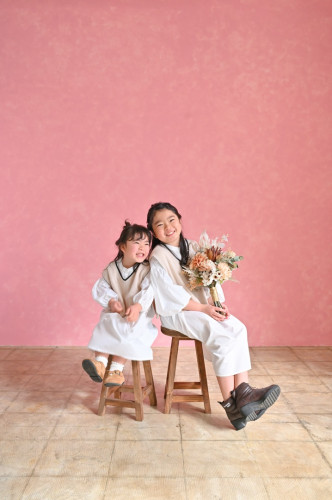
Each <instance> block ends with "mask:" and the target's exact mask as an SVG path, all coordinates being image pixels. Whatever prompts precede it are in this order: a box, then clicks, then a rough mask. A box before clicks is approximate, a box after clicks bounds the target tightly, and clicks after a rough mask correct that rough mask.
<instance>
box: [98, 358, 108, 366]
mask: <svg viewBox="0 0 332 500" xmlns="http://www.w3.org/2000/svg"><path fill="white" fill-rule="evenodd" d="M96 361H101V362H102V363H103V365H104V366H105V368H106V366H107V361H108V360H107V358H105V356H96Z"/></svg>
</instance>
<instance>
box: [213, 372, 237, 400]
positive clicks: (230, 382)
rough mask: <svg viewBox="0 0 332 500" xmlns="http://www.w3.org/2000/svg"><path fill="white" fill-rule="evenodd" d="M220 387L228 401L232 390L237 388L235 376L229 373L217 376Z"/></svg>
mask: <svg viewBox="0 0 332 500" xmlns="http://www.w3.org/2000/svg"><path fill="white" fill-rule="evenodd" d="M217 380H218V384H219V388H220V390H221V394H222V397H223V398H224V401H226V400H227V399H228V398H230V396H231V392H232V391H234V389H235V386H234V384H235V377H234V375H229V376H228V377H217Z"/></svg>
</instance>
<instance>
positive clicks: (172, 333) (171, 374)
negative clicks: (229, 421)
mask: <svg viewBox="0 0 332 500" xmlns="http://www.w3.org/2000/svg"><path fill="white" fill-rule="evenodd" d="M161 331H162V333H163V334H164V335H167V336H168V337H172V344H171V351H170V355H169V361H168V370H167V379H166V387H165V395H164V397H165V413H170V412H171V408H172V403H180V402H184V401H186V402H197V401H200V402H202V403H204V410H205V413H211V406H210V398H209V389H208V385H207V379H206V370H205V362H204V356H203V348H202V342H200V341H199V340H194V339H190V338H189V337H187V336H186V335H184V334H183V333H180V332H177V331H176V330H169V329H168V328H165V327H164V326H162V327H161ZM181 340H193V341H194V342H195V349H196V357H197V365H198V372H199V378H200V381H199V382H175V381H174V379H175V371H176V361H177V357H178V350H179V342H180V341H181ZM174 389H198V390H200V391H201V393H200V394H186V395H185V394H178V395H175V394H173V391H174Z"/></svg>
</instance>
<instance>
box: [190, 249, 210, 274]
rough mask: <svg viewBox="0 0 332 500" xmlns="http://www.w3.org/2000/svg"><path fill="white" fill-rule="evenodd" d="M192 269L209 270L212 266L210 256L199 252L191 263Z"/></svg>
mask: <svg viewBox="0 0 332 500" xmlns="http://www.w3.org/2000/svg"><path fill="white" fill-rule="evenodd" d="M189 268H190V269H197V271H209V269H210V266H209V262H208V258H207V256H206V255H205V254H204V253H201V252H198V253H197V254H196V255H194V257H193V258H192V260H191V262H190V264H189Z"/></svg>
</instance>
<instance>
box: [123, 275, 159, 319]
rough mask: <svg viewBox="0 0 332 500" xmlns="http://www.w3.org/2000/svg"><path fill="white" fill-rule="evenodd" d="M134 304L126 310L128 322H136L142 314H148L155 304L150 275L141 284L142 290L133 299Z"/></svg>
mask: <svg viewBox="0 0 332 500" xmlns="http://www.w3.org/2000/svg"><path fill="white" fill-rule="evenodd" d="M133 301H134V304H133V305H132V306H130V307H128V309H127V310H126V316H127V320H128V321H129V322H135V321H137V320H138V318H139V315H140V312H142V311H143V312H147V311H148V310H149V309H150V307H151V304H152V302H153V288H152V285H151V281H150V273H149V274H148V275H147V276H145V278H144V279H143V281H142V284H141V290H140V291H139V292H138V293H137V294H136V295H134V297H133Z"/></svg>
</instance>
